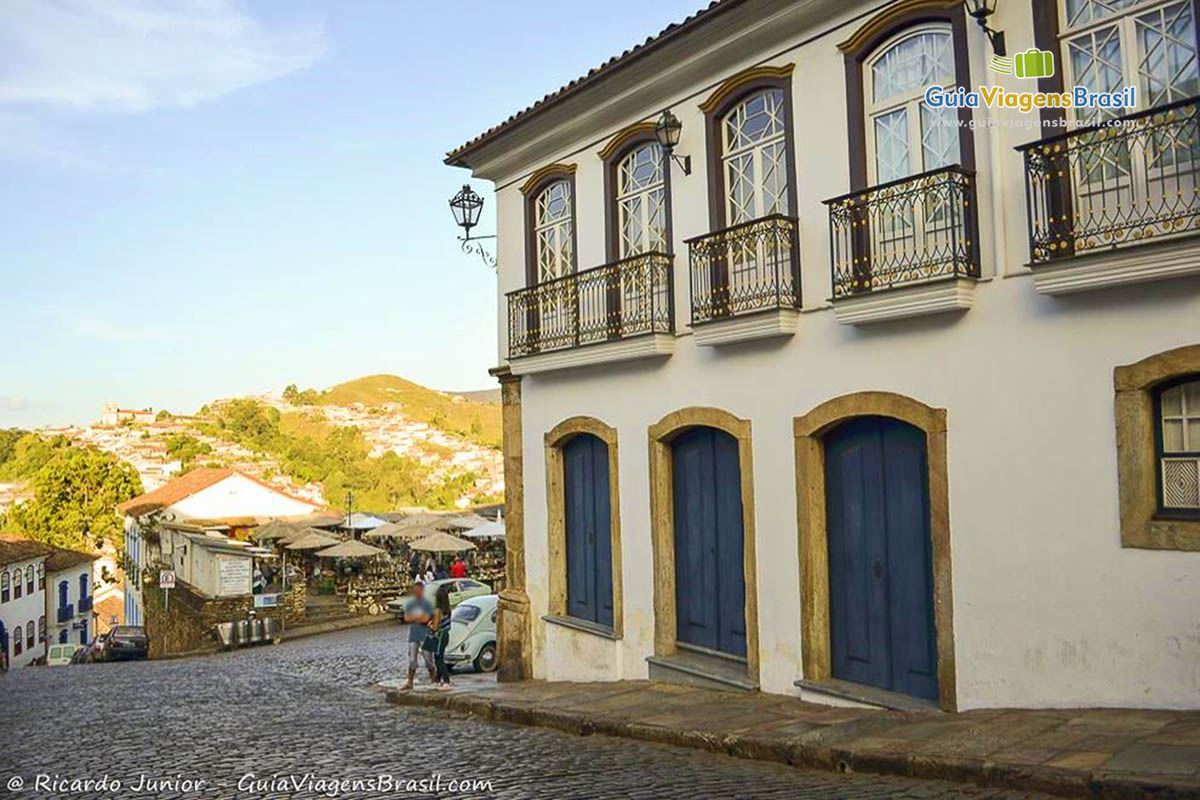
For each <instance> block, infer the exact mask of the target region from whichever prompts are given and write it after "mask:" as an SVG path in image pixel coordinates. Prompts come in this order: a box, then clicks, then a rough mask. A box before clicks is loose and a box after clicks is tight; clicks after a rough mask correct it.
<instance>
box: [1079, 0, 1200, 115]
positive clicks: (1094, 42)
mask: <svg viewBox="0 0 1200 800" xmlns="http://www.w3.org/2000/svg"><path fill="white" fill-rule="evenodd" d="M1057 1H1058V2H1059V4H1060V5H1059V20H1060V26H1059V27H1060V30H1061V31H1062V35H1061V39H1062V55H1063V58H1062V63H1063V68H1064V70H1065V72H1064V76H1063V77H1064V79H1065V85H1066V86H1068V87H1071V86H1083V87H1085V88H1087V89H1090V90H1092V91H1097V92H1114V91H1119V90H1121V89H1124V88H1126V87H1128V86H1135V87H1137V96H1138V98H1137V99H1138V108H1139V109H1147V108H1152V107H1154V106H1159V105H1163V104H1165V103H1170V102H1173V101H1175V100H1182V99H1184V98H1187V97H1191V96H1193V95H1195V94H1197V93H1200V71H1198V69H1197V63H1196V20H1195V17H1194V9H1193V7H1192V0H1173V1H1171V2H1162V0H1057ZM1072 111H1073V113H1074V114H1075V116H1076V119H1078V120H1081V121H1085V122H1087V121H1091V120H1094V119H1097V118H1098V117H1099V116H1100V115H1101V114H1106V115H1110V116H1111V115H1112V114H1113V113H1114V112H1112V111H1107V110H1104V109H1073V110H1072Z"/></svg>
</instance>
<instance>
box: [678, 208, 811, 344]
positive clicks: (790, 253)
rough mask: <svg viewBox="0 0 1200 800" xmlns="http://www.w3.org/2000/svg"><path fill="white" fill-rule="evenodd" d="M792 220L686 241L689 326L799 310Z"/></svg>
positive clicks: (779, 218)
mask: <svg viewBox="0 0 1200 800" xmlns="http://www.w3.org/2000/svg"><path fill="white" fill-rule="evenodd" d="M796 231H797V224H796V220H795V219H794V218H792V217H785V216H783V215H782V214H773V215H771V216H769V217H762V218H761V219H755V220H751V221H749V222H743V223H740V224H738V225H734V226H732V227H729V228H725V229H723V230H719V231H714V232H713V233H707V234H705V235H703V236H696V237H693V238H691V239H688V240H687V245H688V258H689V260H690V262H691V265H690V266H691V282H692V324H696V323H702V322H712V321H713V320H718V319H724V318H726V317H736V316H738V315H741V314H751V313H754V312H756V311H768V310H771V309H779V308H797V307H799V305H800V248H799V245H798V241H797V237H796Z"/></svg>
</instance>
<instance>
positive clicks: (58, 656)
mask: <svg viewBox="0 0 1200 800" xmlns="http://www.w3.org/2000/svg"><path fill="white" fill-rule="evenodd" d="M82 649H83V645H81V644H52V645H50V648H49V649H48V650H47V652H46V665H47V666H50V667H65V666H66V665H67V664H73V663H75V654H76V653H78V652H79V651H80V650H82Z"/></svg>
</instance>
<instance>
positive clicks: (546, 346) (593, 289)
mask: <svg viewBox="0 0 1200 800" xmlns="http://www.w3.org/2000/svg"><path fill="white" fill-rule="evenodd" d="M673 263H674V258H673V256H671V255H669V254H666V253H643V254H640V255H636V256H632V257H630V258H626V259H622V260H621V261H615V262H613V263H611V264H605V265H604V266H601V267H595V268H594V269H588V270H584V271H583V272H577V273H575V274H573V275H566V276H564V277H562V278H557V279H555V280H553V281H547V282H546V283H541V284H538V285H537V286H530V287H528V288H526V289H518V290H516V291H513V292H509V293H508V295H507V297H508V354H509V362H510V367H511V369H512V372H513V374H514V375H528V374H532V373H536V372H548V371H550V370H558V369H567V368H570V367H578V366H584V365H589V364H603V363H609V362H616V361H628V360H631V359H637V358H651V357H655V356H667V355H670V354H671V353H672V352H673V351H674V348H675V334H674V331H675V310H674V303H673V301H672V298H673V297H674V291H673V283H674V278H673V276H672V271H673V270H672V265H673Z"/></svg>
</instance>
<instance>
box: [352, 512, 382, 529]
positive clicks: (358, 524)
mask: <svg viewBox="0 0 1200 800" xmlns="http://www.w3.org/2000/svg"><path fill="white" fill-rule="evenodd" d="M383 524H384V521H383V520H381V519H380V518H379V517H373V516H371V515H370V514H364V513H362V512H361V511H355V512H354V513H353V514H351V515H350V516H348V517H346V519H345V521H344V522H343V523H342V527H343V528H349V529H350V530H352V531H369V530H374V529H375V528H378V527H379V526H380V525H383Z"/></svg>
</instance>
